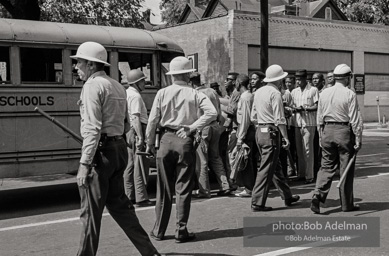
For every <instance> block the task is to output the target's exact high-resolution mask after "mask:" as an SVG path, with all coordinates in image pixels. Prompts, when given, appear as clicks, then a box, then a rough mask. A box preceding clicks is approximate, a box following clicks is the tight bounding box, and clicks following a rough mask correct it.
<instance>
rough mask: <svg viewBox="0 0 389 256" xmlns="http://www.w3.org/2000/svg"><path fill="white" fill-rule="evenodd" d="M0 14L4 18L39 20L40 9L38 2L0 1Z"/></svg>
mask: <svg viewBox="0 0 389 256" xmlns="http://www.w3.org/2000/svg"><path fill="white" fill-rule="evenodd" d="M0 4H1V5H2V6H3V7H4V8H1V12H0V14H3V15H2V17H5V18H10V17H12V18H14V19H27V20H39V18H40V9H39V3H38V0H0Z"/></svg>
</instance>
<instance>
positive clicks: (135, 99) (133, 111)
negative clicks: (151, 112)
mask: <svg viewBox="0 0 389 256" xmlns="http://www.w3.org/2000/svg"><path fill="white" fill-rule="evenodd" d="M126 92H127V103H128V114H129V116H130V121H131V122H132V120H133V116H132V115H139V119H140V122H141V123H142V124H147V120H148V116H147V109H146V105H145V103H144V101H143V99H142V96H141V95H140V93H139V92H138V90H136V89H135V88H134V87H132V86H130V87H128V89H127V91H126Z"/></svg>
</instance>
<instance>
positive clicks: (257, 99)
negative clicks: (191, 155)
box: [251, 65, 300, 212]
mask: <svg viewBox="0 0 389 256" xmlns="http://www.w3.org/2000/svg"><path fill="white" fill-rule="evenodd" d="M287 75H288V73H286V72H284V71H283V69H282V67H281V66H279V65H272V66H270V67H269V68H268V69H267V70H266V77H265V79H264V80H263V81H264V82H266V83H268V84H267V85H265V86H262V87H261V88H259V89H258V90H257V91H256V93H255V96H254V103H253V109H252V111H251V120H252V121H253V122H254V123H256V124H257V130H256V134H255V139H256V142H257V145H258V150H259V157H260V159H261V164H260V167H259V169H258V172H257V178H256V180H255V185H254V189H253V192H252V203H251V209H252V211H254V212H257V211H270V210H272V208H271V207H267V206H265V204H266V200H267V196H268V193H269V188H270V182H271V180H273V182H274V184H275V186H276V187H277V189H278V191H279V192H280V194H281V198H282V199H283V200H285V205H286V206H291V205H292V203H294V202H297V201H298V200H299V199H300V197H299V196H293V195H292V193H291V191H290V188H289V185H288V184H287V182H286V179H285V177H284V175H283V173H282V170H281V163H280V160H279V154H280V148H281V135H282V137H283V138H284V140H285V144H284V145H283V147H284V148H285V149H287V148H288V147H289V140H288V134H287V131H286V119H285V114H284V107H283V103H282V97H281V92H280V90H281V87H282V79H284V78H285V77H286V76H287ZM280 132H281V135H280Z"/></svg>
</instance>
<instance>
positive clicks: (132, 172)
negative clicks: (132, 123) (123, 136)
mask: <svg viewBox="0 0 389 256" xmlns="http://www.w3.org/2000/svg"><path fill="white" fill-rule="evenodd" d="M127 141H128V144H129V145H130V147H129V148H127V150H128V164H127V168H126V170H125V171H124V189H125V192H126V195H127V196H128V198H129V199H130V200H135V201H136V202H142V201H145V200H148V199H149V196H148V194H147V187H146V184H147V181H148V178H149V167H150V161H149V159H147V158H146V157H145V156H139V155H136V150H137V149H136V145H135V143H136V132H135V129H134V128H131V130H130V131H129V132H128V133H127ZM140 161H143V167H144V170H143V169H142V168H141V164H140Z"/></svg>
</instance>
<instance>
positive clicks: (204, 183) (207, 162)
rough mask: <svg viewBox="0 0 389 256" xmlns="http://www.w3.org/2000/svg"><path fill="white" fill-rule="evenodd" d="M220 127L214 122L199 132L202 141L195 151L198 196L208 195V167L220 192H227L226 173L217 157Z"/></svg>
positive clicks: (219, 158)
mask: <svg viewBox="0 0 389 256" xmlns="http://www.w3.org/2000/svg"><path fill="white" fill-rule="evenodd" d="M220 131H221V130H220V126H219V124H218V123H217V122H216V121H214V122H212V123H211V124H210V125H208V126H206V127H204V128H203V130H202V131H201V138H202V141H201V143H200V145H199V146H198V147H197V149H196V176H197V180H198V184H199V190H200V194H203V195H210V193H211V186H210V184H209V175H208V167H209V169H211V171H213V172H214V173H215V174H216V179H217V182H218V183H219V187H220V190H227V189H229V188H230V185H229V183H228V181H227V176H226V171H225V169H224V166H223V162H222V159H221V157H220V155H219V139H220Z"/></svg>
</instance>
